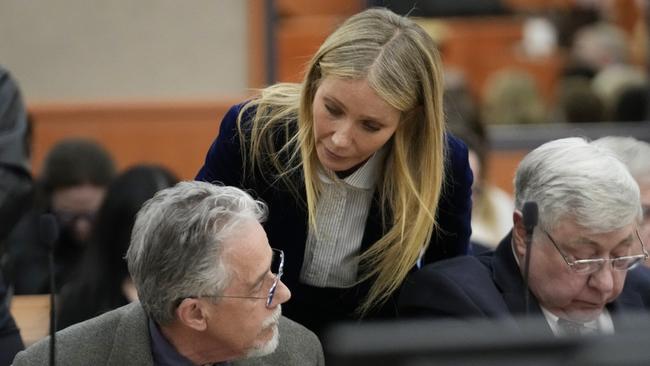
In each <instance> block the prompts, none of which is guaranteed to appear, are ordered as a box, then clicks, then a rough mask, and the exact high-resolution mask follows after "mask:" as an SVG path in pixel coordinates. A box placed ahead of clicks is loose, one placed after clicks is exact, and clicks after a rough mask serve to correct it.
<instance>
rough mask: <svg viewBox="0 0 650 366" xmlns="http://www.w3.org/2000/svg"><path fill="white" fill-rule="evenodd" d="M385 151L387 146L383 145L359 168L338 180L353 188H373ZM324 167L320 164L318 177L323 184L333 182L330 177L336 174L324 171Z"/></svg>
mask: <svg viewBox="0 0 650 366" xmlns="http://www.w3.org/2000/svg"><path fill="white" fill-rule="evenodd" d="M387 151H388V148H387V147H386V145H384V146H383V147H382V148H381V149H379V150H378V151H377V152H375V153H374V154H373V155H372V156H371V157H370V159H368V160H367V161H366V162H365V163H363V165H361V166H360V167H359V169H357V170H356V171H355V172H354V173H352V174H350V175H349V176H347V177H345V178H344V179H341V180H339V181H340V182H343V183H345V184H347V185H349V186H352V187H354V188H359V189H366V190H367V189H371V188H373V187H374V186H375V184H376V183H377V180H379V176H380V175H381V172H382V171H383V163H384V157H385V156H386V152H387ZM324 169H325V168H323V167H322V166H321V167H320V169H319V170H318V177H319V178H320V180H321V182H323V183H325V184H332V183H334V180H333V179H332V178H331V177H335V176H336V175H335V174H334V173H333V172H326V171H324ZM328 173H331V174H328ZM335 179H336V178H335Z"/></svg>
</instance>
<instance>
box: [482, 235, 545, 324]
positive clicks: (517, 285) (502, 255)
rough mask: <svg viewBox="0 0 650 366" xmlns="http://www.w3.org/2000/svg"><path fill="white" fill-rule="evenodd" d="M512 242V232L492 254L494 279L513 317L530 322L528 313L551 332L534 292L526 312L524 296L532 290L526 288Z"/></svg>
mask: <svg viewBox="0 0 650 366" xmlns="http://www.w3.org/2000/svg"><path fill="white" fill-rule="evenodd" d="M511 243H512V232H511V233H509V234H508V235H507V236H506V237H505V238H504V239H503V240H502V241H501V243H499V246H498V247H497V249H496V250H495V252H494V254H493V256H492V263H491V266H492V280H493V281H494V283H495V284H496V285H497V287H498V288H499V289H500V290H501V292H502V295H503V299H504V301H505V303H506V305H507V306H508V309H509V310H510V313H511V314H512V315H513V317H515V318H517V319H521V320H524V321H525V322H526V323H527V324H530V323H531V322H534V320H533V321H531V320H529V319H526V315H527V313H528V315H531V316H532V318H533V319H538V320H539V321H540V325H541V324H542V323H543V326H542V327H543V328H544V329H546V330H548V332H549V333H551V327H550V326H549V325H548V323H547V322H546V318H544V314H543V313H542V309H541V308H540V306H539V303H538V302H537V299H536V298H535V296H534V295H533V294H532V293H529V304H528V312H526V301H525V298H524V296H525V292H526V291H530V290H528V289H526V288H524V281H523V278H522V275H521V272H520V270H519V265H518V264H517V261H516V260H515V256H514V253H513V252H512V244H511Z"/></svg>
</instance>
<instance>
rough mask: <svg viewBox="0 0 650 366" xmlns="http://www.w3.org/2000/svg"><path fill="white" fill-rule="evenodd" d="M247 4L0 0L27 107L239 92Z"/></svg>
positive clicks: (3, 53)
mask: <svg viewBox="0 0 650 366" xmlns="http://www.w3.org/2000/svg"><path fill="white" fill-rule="evenodd" d="M245 20H246V1H243V0H187V1H183V0H54V1H52V0H1V1H0V63H1V64H3V65H4V66H6V67H7V68H8V69H9V70H10V71H11V72H12V73H13V74H14V76H15V77H16V78H17V79H18V82H19V83H20V86H21V88H22V90H23V94H24V95H25V98H26V99H27V101H28V102H51V101H86V100H88V101H98V100H102V101H103V100H118V101H122V100H131V99H133V100H150V99H163V100H166V99H193V98H201V99H206V98H213V97H215V96H219V95H224V94H228V95H232V94H241V93H243V92H244V91H245V88H246V87H247V85H246V83H247V74H246V73H247V66H246V65H247V60H246V52H247V45H246V43H245V42H246V29H247V28H246V24H245Z"/></svg>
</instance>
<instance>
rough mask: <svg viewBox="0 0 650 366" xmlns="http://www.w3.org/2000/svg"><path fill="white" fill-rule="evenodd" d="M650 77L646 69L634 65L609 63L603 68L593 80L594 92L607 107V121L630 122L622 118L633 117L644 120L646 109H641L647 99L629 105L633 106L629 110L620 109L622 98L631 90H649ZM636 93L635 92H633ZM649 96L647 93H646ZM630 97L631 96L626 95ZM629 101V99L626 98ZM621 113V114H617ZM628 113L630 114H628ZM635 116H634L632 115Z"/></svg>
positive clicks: (626, 101)
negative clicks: (649, 78)
mask: <svg viewBox="0 0 650 366" xmlns="http://www.w3.org/2000/svg"><path fill="white" fill-rule="evenodd" d="M647 86H648V78H647V76H646V73H645V71H644V70H642V69H641V68H639V67H636V66H633V65H623V64H615V65H608V66H606V67H604V68H602V69H601V70H600V71H599V72H598V73H597V74H596V76H595V77H594V79H593V80H592V88H593V90H594V93H596V95H598V96H599V97H600V99H601V100H602V101H603V104H604V108H605V118H606V120H607V121H613V122H619V121H620V122H630V121H625V120H621V119H620V118H625V119H627V118H631V119H633V120H644V119H645V118H644V117H645V113H644V112H645V111H643V110H641V111H640V109H642V108H643V107H644V106H645V105H647V104H646V103H645V100H641V101H640V102H641V103H640V104H639V105H636V106H629V105H628V107H633V108H634V109H631V110H629V111H624V110H623V111H621V110H618V109H619V108H620V107H619V105H620V104H621V98H622V97H623V96H624V94H625V93H626V92H627V91H629V90H635V89H639V90H642V92H643V91H646V90H647ZM633 95H634V94H633ZM645 97H646V98H647V94H646V95H645ZM626 98H630V96H626ZM624 102H625V103H629V100H625V101H624ZM617 110H618V113H620V114H621V115H620V116H617ZM635 112H636V114H641V116H634V114H635ZM626 113H628V115H627V116H626ZM632 116H634V117H632Z"/></svg>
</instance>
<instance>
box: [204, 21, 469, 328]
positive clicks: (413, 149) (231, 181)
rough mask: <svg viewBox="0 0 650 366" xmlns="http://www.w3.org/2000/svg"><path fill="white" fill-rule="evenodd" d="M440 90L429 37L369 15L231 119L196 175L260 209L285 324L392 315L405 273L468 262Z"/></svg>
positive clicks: (460, 173) (458, 157) (454, 145)
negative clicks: (462, 258) (278, 264)
mask: <svg viewBox="0 0 650 366" xmlns="http://www.w3.org/2000/svg"><path fill="white" fill-rule="evenodd" d="M442 87H443V81H442V66H441V63H440V59H439V55H438V52H437V50H436V48H435V45H434V43H433V41H432V40H431V38H430V37H429V36H428V35H427V34H426V32H425V31H424V30H422V29H421V28H420V27H419V26H418V25H416V24H415V23H413V22H412V21H411V20H409V19H407V18H404V17H401V16H398V15H396V14H394V13H392V12H390V11H388V10H385V9H369V10H366V11H363V12H361V13H359V14H357V15H355V16H353V17H351V18H350V19H348V20H347V21H346V22H345V23H343V24H342V25H341V26H340V27H339V28H338V29H337V30H336V31H335V32H334V33H333V34H331V35H330V36H329V38H327V39H326V40H325V42H324V43H323V45H322V46H321V47H320V49H319V50H318V52H317V53H316V54H315V55H314V57H313V58H312V60H311V62H310V64H309V66H308V69H307V72H306V75H305V78H304V80H303V82H302V83H300V84H286V83H283V84H277V85H274V86H271V87H268V88H266V89H264V90H262V92H261V94H260V96H259V97H258V98H256V99H254V100H251V101H249V102H247V103H244V104H241V105H237V106H235V107H233V108H232V109H231V110H230V111H229V112H228V113H227V114H226V116H225V117H224V119H223V121H222V123H221V128H220V133H219V136H218V137H217V139H216V140H215V141H214V143H213V144H212V146H211V147H210V150H209V151H208V154H207V157H206V160H205V164H204V166H203V167H202V168H201V170H200V171H199V173H198V175H197V179H199V180H205V181H210V182H217V181H218V182H221V183H223V184H227V185H234V186H238V187H242V188H245V189H248V190H249V191H250V192H252V193H253V194H254V195H256V196H257V197H258V198H260V199H262V200H264V201H265V202H266V203H267V204H268V206H269V211H270V216H269V218H268V221H267V222H266V224H265V229H266V231H267V235H268V238H269V242H270V243H271V246H273V247H274V248H278V249H282V250H284V252H285V255H286V263H285V271H284V277H282V279H283V281H284V282H285V283H286V284H287V286H288V287H289V288H290V289H291V291H292V293H293V297H292V300H291V301H290V302H289V303H287V304H286V305H285V306H284V313H285V314H286V315H287V316H288V317H290V318H292V319H294V320H296V321H298V322H300V323H302V324H304V325H306V326H307V327H308V328H310V329H312V330H314V331H316V332H319V331H320V330H321V329H322V327H323V326H325V325H327V324H329V323H331V322H334V321H339V320H349V319H359V318H376V317H394V316H396V315H397V314H396V312H395V298H396V295H397V293H398V292H399V289H400V287H401V285H402V282H403V281H404V278H405V277H406V275H407V274H408V273H409V272H410V271H412V270H414V269H416V268H417V266H418V264H420V263H429V262H432V261H436V260H438V259H442V258H448V257H452V256H456V255H462V254H465V253H466V252H467V247H468V238H469V235H470V211H471V183H472V175H471V171H470V169H469V165H468V160H467V148H466V147H465V146H464V145H463V144H462V142H460V141H459V140H457V139H456V138H454V137H453V136H451V135H449V134H447V133H446V132H445V123H444V117H443V113H442ZM260 297H261V296H260ZM221 301H253V300H241V299H239V300H238V299H222V300H221ZM261 305H263V304H261Z"/></svg>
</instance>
